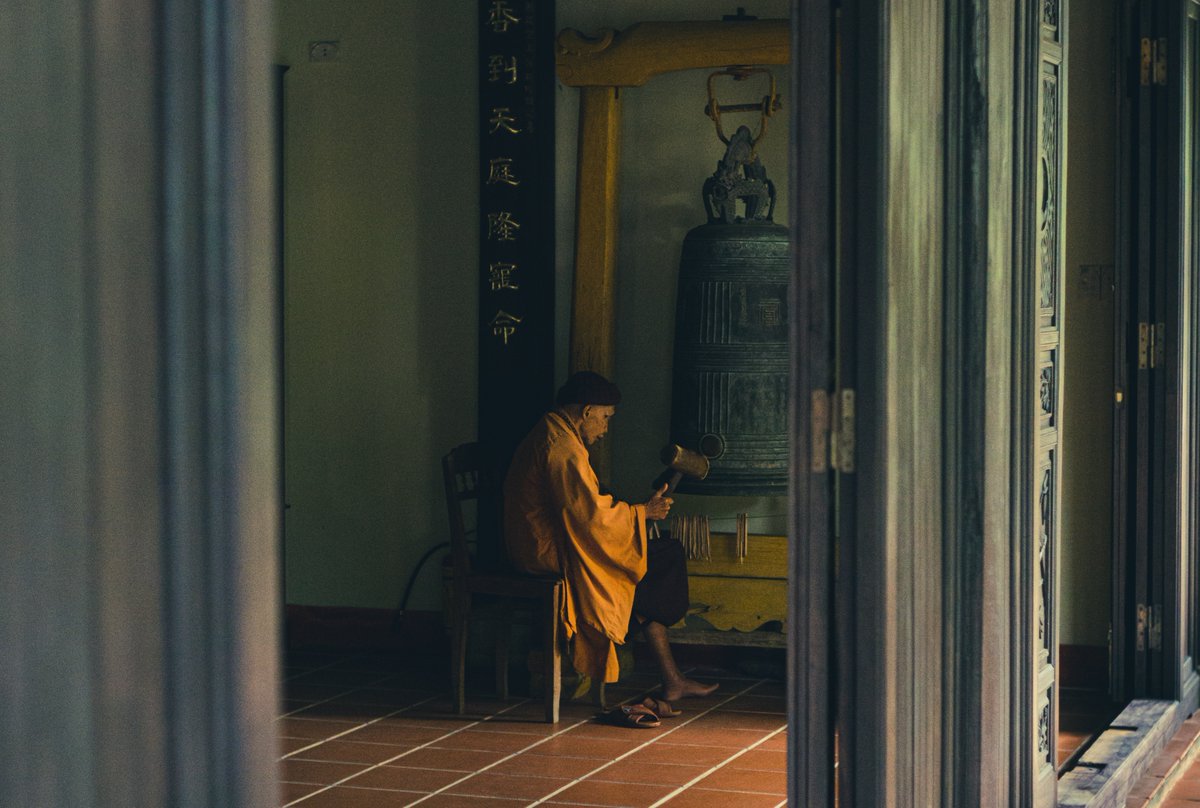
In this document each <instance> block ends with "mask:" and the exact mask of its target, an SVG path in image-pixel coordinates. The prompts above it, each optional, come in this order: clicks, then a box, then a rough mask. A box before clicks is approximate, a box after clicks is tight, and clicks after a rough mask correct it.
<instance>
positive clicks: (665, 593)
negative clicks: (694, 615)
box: [630, 536, 688, 629]
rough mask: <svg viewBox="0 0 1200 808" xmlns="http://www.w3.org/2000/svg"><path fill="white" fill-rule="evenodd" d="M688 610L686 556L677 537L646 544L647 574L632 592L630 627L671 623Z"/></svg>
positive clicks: (676, 621) (681, 617)
mask: <svg viewBox="0 0 1200 808" xmlns="http://www.w3.org/2000/svg"><path fill="white" fill-rule="evenodd" d="M687 610H688V579H687V555H686V554H685V553H684V550H683V545H682V544H680V543H679V540H678V539H673V538H670V537H668V536H663V537H662V538H658V539H651V540H650V541H649V542H648V543H647V545H646V575H645V577H644V578H642V580H641V581H639V582H638V585H637V588H636V589H635V590H634V592H633V616H632V617H631V618H630V628H631V629H634V628H637V627H638V623H639V618H640V619H641V620H642V621H645V620H653V621H654V622H656V623H662V624H663V625H664V626H670V625H673V624H675V623H678V622H679V621H680V620H682V619H683V616H684V615H685V614H687Z"/></svg>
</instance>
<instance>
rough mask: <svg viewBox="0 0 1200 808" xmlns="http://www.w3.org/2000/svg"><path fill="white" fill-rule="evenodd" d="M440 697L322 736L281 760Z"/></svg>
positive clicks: (432, 697)
mask: <svg viewBox="0 0 1200 808" xmlns="http://www.w3.org/2000/svg"><path fill="white" fill-rule="evenodd" d="M438 698H441V697H440V696H430V697H429V698H427V699H422V700H421V701H418V702H414V703H413V704H409V705H408V706H406V707H401V708H400V709H399V710H395V711H393V712H390V713H388V714H387V715H381V716H379V717H378V718H372V719H371V720H370V721H367V722H366V723H363V724H359V725H358V726H357V727H351V728H350V729H347V730H343V731H341V732H339V733H337V734H336V735H330V736H329V737H328V738H322V739H321V740H319V741H315V742H313V743H310V744H309V745H308V746H302V747H300V748H299V749H295V750H293V751H291V752H288V753H287V754H286V755H284V756H283V757H281V758H280V760H287V759H288V758H290V757H292V756H293V755H298V754H300V753H301V752H307V751H308V750H309V749H312V748H313V747H316V746H320V745H321V744H323V743H325V742H326V741H335V740H337V739H338V738H340V737H342V736H343V735H349V734H350V733H351V732H358V731H359V730H360V729H363V728H364V727H369V726H371V725H372V724H374V723H375V722H376V721H383V720H384V719H385V718H391V717H393V716H397V715H400V713H403V712H407V711H408V710H411V709H413V708H414V707H420V706H421V705H422V704H428V703H429V702H431V701H435V700H437V699H438ZM314 720H315V719H314Z"/></svg>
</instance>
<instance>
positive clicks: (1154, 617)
mask: <svg viewBox="0 0 1200 808" xmlns="http://www.w3.org/2000/svg"><path fill="white" fill-rule="evenodd" d="M1147 633H1148V635H1149V636H1148V637H1147V644H1148V645H1149V646H1150V650H1151V651H1161V650H1162V606H1160V605H1159V604H1157V603H1156V604H1154V605H1153V606H1151V607H1150V625H1149V627H1148V628H1147Z"/></svg>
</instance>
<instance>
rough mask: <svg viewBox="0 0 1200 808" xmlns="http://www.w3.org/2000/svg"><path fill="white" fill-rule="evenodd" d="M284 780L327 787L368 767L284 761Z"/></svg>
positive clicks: (316, 761)
mask: <svg viewBox="0 0 1200 808" xmlns="http://www.w3.org/2000/svg"><path fill="white" fill-rule="evenodd" d="M281 765H282V772H283V776H282V778H281V779H282V780H283V781H284V782H288V783H316V784H317V785H322V786H327V785H330V784H331V783H336V782H337V781H338V780H341V779H342V778H344V777H349V776H350V775H352V774H354V773H356V772H361V771H364V770H365V769H366V768H367V767H366V766H360V765H358V764H355V763H329V762H326V761H321V760H294V759H291V758H289V759H288V760H285V761H283V763H282V764H281Z"/></svg>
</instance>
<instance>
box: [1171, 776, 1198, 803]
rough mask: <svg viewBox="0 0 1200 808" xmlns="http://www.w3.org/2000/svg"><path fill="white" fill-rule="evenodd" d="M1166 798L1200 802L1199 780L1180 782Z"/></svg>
mask: <svg viewBox="0 0 1200 808" xmlns="http://www.w3.org/2000/svg"><path fill="white" fill-rule="evenodd" d="M1168 796H1170V797H1171V798H1172V799H1180V800H1200V780H1180V781H1179V782H1178V783H1176V784H1175V787H1174V788H1172V789H1171V792H1170V794H1169V795H1168Z"/></svg>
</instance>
